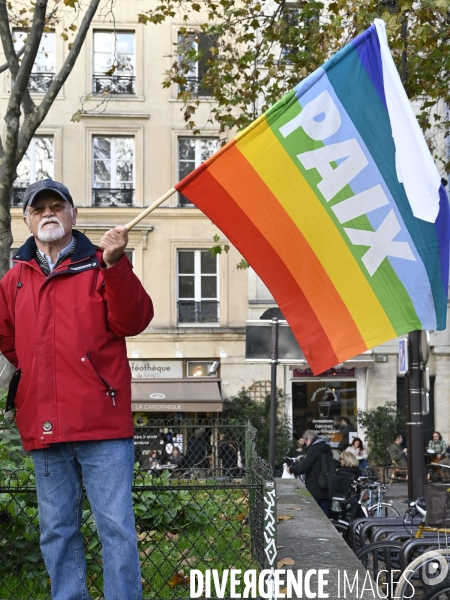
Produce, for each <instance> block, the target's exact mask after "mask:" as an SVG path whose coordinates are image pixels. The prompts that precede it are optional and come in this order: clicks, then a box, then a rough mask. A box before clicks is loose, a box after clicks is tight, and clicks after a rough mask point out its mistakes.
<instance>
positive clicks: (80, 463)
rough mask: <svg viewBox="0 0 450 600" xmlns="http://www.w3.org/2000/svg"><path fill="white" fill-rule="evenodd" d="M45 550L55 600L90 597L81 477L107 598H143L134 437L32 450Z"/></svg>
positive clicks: (111, 599)
mask: <svg viewBox="0 0 450 600" xmlns="http://www.w3.org/2000/svg"><path fill="white" fill-rule="evenodd" d="M32 456H33V461H34V468H35V474H36V488H37V496H38V507H39V524H40V530H41V550H42V554H43V556H44V561H45V565H46V567H47V570H48V573H49V575H50V579H51V585H52V598H53V600H90V598H91V596H90V595H89V591H88V588H87V584H86V560H85V556H84V550H83V539H82V536H81V532H80V525H81V515H82V496H83V493H82V491H83V488H82V482H84V486H85V488H86V492H87V496H88V499H89V502H90V505H91V508H92V512H93V515H94V519H95V524H96V526H97V530H98V533H99V536H100V539H101V542H102V549H103V556H102V558H103V573H104V577H103V579H104V587H105V589H104V592H105V599H106V600H141V598H142V584H141V574H140V566H139V556H138V550H137V536H136V528H135V522H134V514H133V502H132V496H131V486H132V481H133V463H134V444H133V439H132V438H127V439H120V440H101V441H96V442H95V441H94V442H73V443H72V442H67V443H60V444H51V445H50V447H49V448H47V449H44V450H34V451H33V452H32Z"/></svg>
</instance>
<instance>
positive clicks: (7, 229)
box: [0, 183, 13, 279]
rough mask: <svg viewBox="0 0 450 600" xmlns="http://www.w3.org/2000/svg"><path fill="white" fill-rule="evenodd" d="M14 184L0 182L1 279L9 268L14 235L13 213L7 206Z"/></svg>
mask: <svg viewBox="0 0 450 600" xmlns="http://www.w3.org/2000/svg"><path fill="white" fill-rule="evenodd" d="M11 190H12V185H11V184H10V185H4V184H2V183H0V279H1V278H2V277H3V275H4V274H5V273H7V272H8V270H9V254H10V248H11V244H12V243H13V237H12V233H11V214H10V211H9V209H7V208H5V207H6V206H8V205H9V203H10V198H11Z"/></svg>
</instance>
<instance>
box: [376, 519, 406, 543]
mask: <svg viewBox="0 0 450 600" xmlns="http://www.w3.org/2000/svg"><path fill="white" fill-rule="evenodd" d="M399 527H401V528H402V531H400V532H399V531H397V530H398V528H399ZM385 533H391V534H392V535H393V536H396V537H392V536H391V535H389V536H388V537H387V538H386V540H388V539H389V540H397V539H400V538H401V537H404V538H405V539H407V540H409V539H411V537H414V534H413V535H412V536H411V534H410V533H408V532H407V531H405V530H404V526H403V523H398V524H397V523H395V524H394V523H393V524H392V525H387V526H386V527H380V528H379V529H377V530H376V531H375V532H374V534H373V537H372V542H378V541H380V536H382V535H383V534H385Z"/></svg>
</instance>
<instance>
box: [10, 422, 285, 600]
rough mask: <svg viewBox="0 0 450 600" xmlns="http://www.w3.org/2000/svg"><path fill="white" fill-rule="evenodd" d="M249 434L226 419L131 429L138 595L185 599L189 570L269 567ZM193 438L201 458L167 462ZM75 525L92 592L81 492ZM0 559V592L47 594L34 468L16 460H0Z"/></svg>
mask: <svg viewBox="0 0 450 600" xmlns="http://www.w3.org/2000/svg"><path fill="white" fill-rule="evenodd" d="M144 430H145V431H144ZM255 435H256V430H255V429H253V428H252V427H251V426H250V425H247V424H243V423H236V422H234V423H233V422H227V421H203V422H198V421H178V422H171V421H164V422H157V421H155V422H154V423H152V426H146V427H145V428H144V427H139V428H137V430H136V438H137V439H136V458H137V465H136V472H135V479H134V485H133V499H134V511H135V516H136V530H137V538H138V548H139V556H140V559H141V573H142V585H143V597H144V598H146V599H147V598H158V599H159V598H161V599H166V598H167V599H175V598H177V599H180V598H185V599H187V598H189V597H190V594H189V573H190V570H191V569H198V570H200V571H202V572H205V571H206V570H210V569H217V570H218V572H219V575H220V574H221V573H222V572H223V571H224V570H225V569H230V568H234V569H240V570H241V571H246V570H248V569H256V570H260V569H263V568H271V567H273V565H274V561H275V557H276V530H275V529H276V528H275V522H276V517H275V516H274V515H275V510H276V506H275V487H274V481H273V477H272V472H271V469H270V467H269V465H268V464H267V463H265V462H264V461H263V460H262V459H261V458H260V457H259V456H258V455H257V454H256V452H255ZM155 436H156V437H155ZM156 440H157V441H158V442H160V441H162V444H161V443H159V445H158V450H159V451H160V452H159V454H158V456H159V458H160V462H159V465H157V467H158V468H156V467H155V468H154V467H153V466H148V464H147V465H146V466H145V465H144V463H145V461H146V460H147V459H148V458H149V456H148V452H149V450H153V446H154V445H155V441H156ZM198 440H200V441H206V442H207V445H208V455H207V461H208V463H206V460H205V461H204V462H203V463H202V464H195V463H194V464H193V465H192V466H191V465H190V461H189V460H186V461H185V462H184V463H181V464H178V465H175V461H174V456H173V447H177V446H176V445H177V444H178V447H179V448H181V450H182V454H183V455H184V456H185V457H186V458H187V459H189V449H190V446H192V444H190V443H189V442H190V441H195V442H197V441H198ZM147 442H148V443H147ZM167 444H171V445H172V448H171V447H170V446H169V447H166V446H167ZM227 445H232V446H233V447H234V448H235V449H238V450H239V452H240V453H242V456H241V459H240V464H239V465H238V464H236V463H238V462H239V460H238V458H237V456H236V458H235V459H234V458H233V460H231V459H230V458H229V457H228V456H227V454H226V453H224V447H225V446H227ZM194 446H198V444H194ZM236 455H237V452H236ZM81 530H82V535H83V539H84V543H85V553H86V560H87V572H88V585H89V589H90V593H91V596H92V598H95V599H96V600H97V599H101V598H103V592H102V589H103V585H102V583H103V581H102V580H103V569H102V549H101V542H100V539H99V537H98V534H97V529H96V526H95V521H94V519H93V515H92V512H91V510H90V507H89V503H88V501H87V499H86V498H85V500H84V503H83V519H82V526H81ZM0 556H1V561H0V599H2V600H13V599H14V600H37V599H41V598H43V599H44V598H50V581H49V577H48V574H47V572H46V569H45V565H44V563H43V560H42V558H41V553H40V549H39V522H38V509H37V498H36V490H35V482H34V474H33V471H32V469H31V468H30V466H29V465H27V464H26V462H25V465H24V467H22V468H17V469H15V470H14V471H11V470H5V469H2V468H1V465H0ZM225 597H227V593H226V594H225Z"/></svg>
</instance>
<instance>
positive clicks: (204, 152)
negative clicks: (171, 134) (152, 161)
mask: <svg viewBox="0 0 450 600" xmlns="http://www.w3.org/2000/svg"><path fill="white" fill-rule="evenodd" d="M218 149H219V139H218V138H193V137H179V138H178V181H181V180H182V179H184V178H185V177H186V176H187V175H189V173H191V172H192V171H194V169H196V168H197V167H199V166H200V165H201V164H202V163H203V162H205V160H207V159H208V158H209V157H210V156H211V155H212V154H214V152H216V150H218ZM178 206H193V204H192V203H191V202H190V201H189V200H188V199H187V198H186V196H183V194H180V193H179V194H178Z"/></svg>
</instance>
